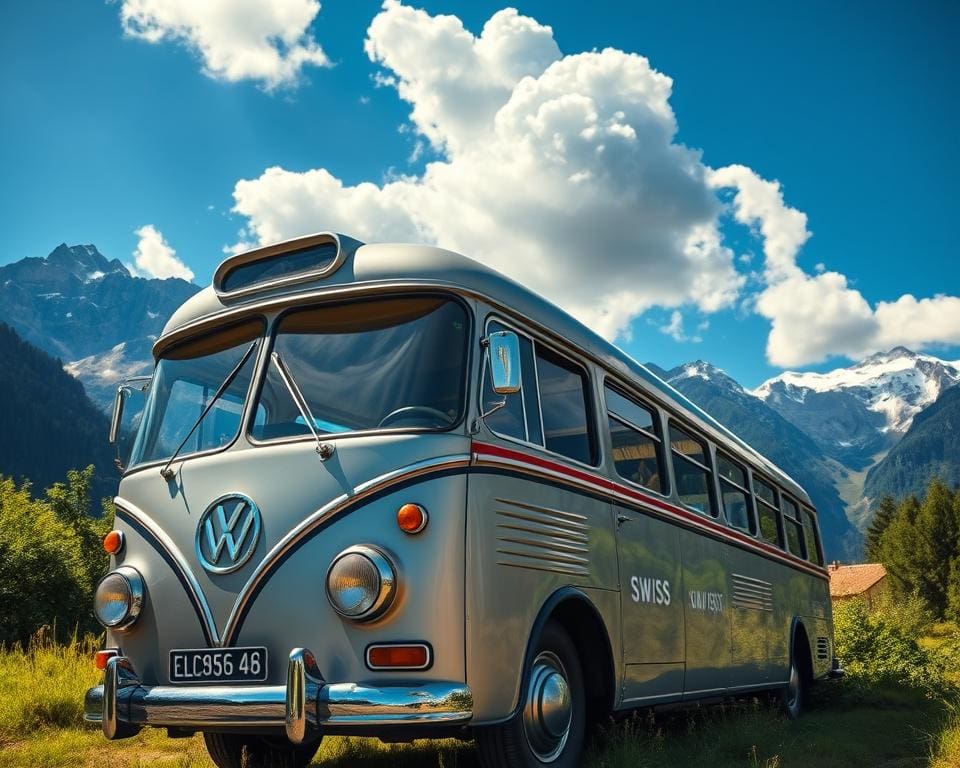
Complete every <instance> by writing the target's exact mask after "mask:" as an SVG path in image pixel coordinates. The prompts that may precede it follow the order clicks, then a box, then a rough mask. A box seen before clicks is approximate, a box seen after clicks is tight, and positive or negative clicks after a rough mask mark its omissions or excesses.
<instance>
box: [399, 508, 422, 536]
mask: <svg viewBox="0 0 960 768" xmlns="http://www.w3.org/2000/svg"><path fill="white" fill-rule="evenodd" d="M427 519H428V518H427V510H425V509H424V508H423V507H421V506H420V505H419V504H404V505H403V506H402V507H400V509H398V510H397V525H399V526H400V530H401V531H403V532H404V533H420V531H422V530H423V529H424V528H426V527H427Z"/></svg>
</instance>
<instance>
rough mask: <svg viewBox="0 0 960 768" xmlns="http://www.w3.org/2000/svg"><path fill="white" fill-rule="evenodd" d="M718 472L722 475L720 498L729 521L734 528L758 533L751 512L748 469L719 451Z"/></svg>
mask: <svg viewBox="0 0 960 768" xmlns="http://www.w3.org/2000/svg"><path fill="white" fill-rule="evenodd" d="M717 474H718V475H719V476H720V500H721V502H722V504H723V513H724V514H725V515H726V516H727V522H728V523H730V525H732V526H733V527H734V528H739V529H740V530H742V531H749V532H750V533H756V532H757V529H756V525H755V524H754V522H753V515H751V514H750V491H748V490H747V472H746V470H745V469H744V468H743V467H742V466H740V465H739V464H737V463H736V462H735V461H733V460H732V459H729V458H727V457H726V456H724V455H723V454H722V453H718V454H717Z"/></svg>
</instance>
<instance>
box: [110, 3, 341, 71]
mask: <svg viewBox="0 0 960 768" xmlns="http://www.w3.org/2000/svg"><path fill="white" fill-rule="evenodd" d="M319 11H320V3H319V2H317V0H271V1H270V2H263V0H202V1H198V0H121V6H120V19H121V21H122V23H123V29H124V32H125V33H126V34H128V35H130V36H131V37H134V38H137V39H139V40H144V41H146V42H149V43H159V42H162V41H165V40H167V41H173V42H177V43H180V44H182V45H184V46H186V47H187V48H189V49H191V50H192V51H194V52H195V53H197V54H198V55H199V56H200V58H201V59H202V60H203V67H204V72H205V73H206V74H207V75H208V76H210V77H212V78H214V79H217V80H226V81H229V82H237V81H239V80H254V81H257V82H259V83H261V84H262V85H263V86H264V87H265V88H267V89H268V90H271V89H274V88H277V87H279V86H291V85H295V84H296V83H297V81H298V80H299V78H300V75H301V71H302V70H303V68H304V67H306V66H308V65H312V66H321V67H322V66H328V65H329V63H330V62H329V59H327V56H326V54H325V53H324V52H323V49H322V48H321V47H320V45H319V44H318V43H317V41H316V40H315V39H314V38H313V36H312V35H311V34H310V32H309V27H310V24H311V22H312V21H313V19H314V18H315V17H316V15H317V13H319Z"/></svg>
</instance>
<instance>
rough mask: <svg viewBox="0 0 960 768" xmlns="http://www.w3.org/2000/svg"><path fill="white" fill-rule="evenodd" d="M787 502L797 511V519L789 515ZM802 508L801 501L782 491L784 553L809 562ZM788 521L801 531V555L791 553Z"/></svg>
mask: <svg viewBox="0 0 960 768" xmlns="http://www.w3.org/2000/svg"><path fill="white" fill-rule="evenodd" d="M787 502H789V503H790V504H793V507H794V509H796V510H797V515H796V517H794V516H792V515H788V514H787ZM801 508H802V505H801V504H800V502H799V501H797V500H796V499H795V498H794V497H793V496H792V495H791V494H789V493H787V492H786V491H784V490H782V489H781V491H780V509H781V510H782V515H783V516H782V522H783V546H784V551H785V552H786V553H787V554H789V555H792V556H793V557H798V558H800V559H801V560H807V559H808V558H807V541H806V538H807V537H806V534H805V533H804V530H803V522H802V521H801V520H800V514H801V512H800V510H801ZM788 521H790V522H792V523H793V524H794V525H796V526H797V527H799V529H800V550H801V552H800V554H795V553H794V552H791V551H790V541H789V539H788V537H787V523H788Z"/></svg>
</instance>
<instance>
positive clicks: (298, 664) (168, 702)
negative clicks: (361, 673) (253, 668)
mask: <svg viewBox="0 0 960 768" xmlns="http://www.w3.org/2000/svg"><path fill="white" fill-rule="evenodd" d="M472 715H473V694H472V693H471V692H470V689H469V688H468V687H467V686H466V685H464V684H463V683H447V682H430V683H423V684H420V685H402V686H401V685H397V686H392V685H391V686H370V685H363V684H359V683H327V682H325V681H324V679H323V676H322V675H321V674H320V671H319V670H318V669H317V665H316V662H315V660H314V657H313V654H311V653H310V652H309V651H306V650H304V649H302V648H297V649H295V650H293V651H292V652H291V653H290V660H289V662H288V664H287V682H286V685H258V686H234V685H217V686H203V687H200V686H191V687H189V688H188V687H182V688H181V687H174V686H146V685H142V684H141V683H140V680H139V679H138V678H137V675H136V673H135V672H134V669H133V666H132V665H131V663H130V660H129V659H127V658H124V657H123V656H119V657H114V658H112V659H110V661H109V662H108V664H107V668H106V671H105V672H104V678H103V685H98V686H97V687H95V688H91V689H90V690H88V691H87V695H86V698H85V701H84V719H85V720H87V721H89V722H95V723H100V724H101V726H102V727H103V734H104V736H106V737H107V738H108V739H122V738H126V737H128V736H133V735H135V734H136V733H137V732H138V731H139V730H140V729H141V728H142V727H143V726H144V725H154V726H161V727H174V728H187V729H191V728H192V729H202V728H212V727H215V728H225V727H227V728H233V727H236V728H238V729H243V728H283V729H284V730H285V731H286V734H287V738H288V739H290V741H292V742H293V743H295V744H299V743H300V742H302V741H304V740H305V739H307V738H308V736H309V735H310V734H311V733H312V732H318V731H319V728H320V726H323V725H328V726H336V727H337V728H341V727H347V728H354V727H356V728H358V729H361V728H368V727H377V726H386V727H394V726H407V725H418V724H424V725H456V724H463V723H466V722H468V721H469V720H470V718H471V717H472Z"/></svg>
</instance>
